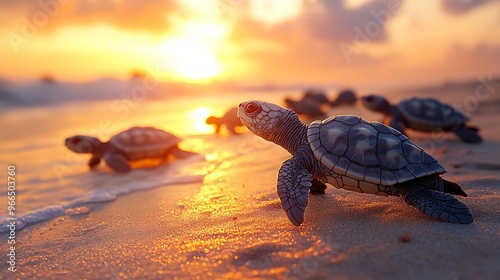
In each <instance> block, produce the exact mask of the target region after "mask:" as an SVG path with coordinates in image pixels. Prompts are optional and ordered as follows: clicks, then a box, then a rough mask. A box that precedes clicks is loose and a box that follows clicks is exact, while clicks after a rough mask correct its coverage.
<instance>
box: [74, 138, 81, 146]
mask: <svg viewBox="0 0 500 280" xmlns="http://www.w3.org/2000/svg"><path fill="white" fill-rule="evenodd" d="M81 141H82V139H80V138H75V139H72V140H71V143H73V144H75V145H76V144H78V143H80V142H81Z"/></svg>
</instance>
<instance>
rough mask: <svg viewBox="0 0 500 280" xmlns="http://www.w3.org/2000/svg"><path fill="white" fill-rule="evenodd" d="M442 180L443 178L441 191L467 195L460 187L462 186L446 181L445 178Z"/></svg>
mask: <svg viewBox="0 0 500 280" xmlns="http://www.w3.org/2000/svg"><path fill="white" fill-rule="evenodd" d="M442 180H443V188H444V190H443V192H445V193H451V194H456V195H461V196H464V197H468V195H467V194H466V193H465V191H464V190H463V189H462V187H461V186H460V185H459V184H457V183H455V182H451V181H447V180H445V179H442Z"/></svg>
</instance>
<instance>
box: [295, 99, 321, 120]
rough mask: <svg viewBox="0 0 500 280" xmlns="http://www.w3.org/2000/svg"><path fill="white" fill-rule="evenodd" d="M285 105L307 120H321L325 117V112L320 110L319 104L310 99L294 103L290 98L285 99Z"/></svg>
mask: <svg viewBox="0 0 500 280" xmlns="http://www.w3.org/2000/svg"><path fill="white" fill-rule="evenodd" d="M285 104H286V106H287V107H288V108H290V109H292V110H294V111H295V112H296V113H297V114H299V115H304V116H306V117H308V118H322V117H324V116H325V112H323V111H322V110H321V104H319V103H318V102H316V101H314V100H311V99H302V100H299V101H294V100H292V99H290V98H285Z"/></svg>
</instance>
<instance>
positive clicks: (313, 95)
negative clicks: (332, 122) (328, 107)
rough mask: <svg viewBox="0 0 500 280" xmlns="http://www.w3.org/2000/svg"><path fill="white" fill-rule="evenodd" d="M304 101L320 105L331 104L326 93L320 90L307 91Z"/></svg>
mask: <svg viewBox="0 0 500 280" xmlns="http://www.w3.org/2000/svg"><path fill="white" fill-rule="evenodd" d="M302 100H313V101H315V102H317V103H319V104H327V103H328V102H329V101H328V97H327V94H326V92H325V91H324V90H322V89H319V88H310V89H306V91H305V92H304V96H303V97H302Z"/></svg>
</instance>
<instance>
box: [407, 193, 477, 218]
mask: <svg viewBox="0 0 500 280" xmlns="http://www.w3.org/2000/svg"><path fill="white" fill-rule="evenodd" d="M399 192H400V195H401V197H402V198H403V199H404V201H405V202H406V203H407V204H408V205H411V206H413V207H415V208H417V210H418V211H419V212H420V213H422V214H424V215H426V216H428V217H430V218H433V219H436V220H440V221H444V222H448V223H453V224H470V223H472V221H473V220H474V219H473V218H472V214H471V212H470V211H469V208H468V207H467V205H465V204H463V203H462V202H460V201H458V200H457V199H456V198H454V197H453V196H452V195H450V194H447V193H442V192H438V191H435V190H431V189H428V188H426V187H425V186H421V185H418V184H408V185H406V186H400V187H399Z"/></svg>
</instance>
